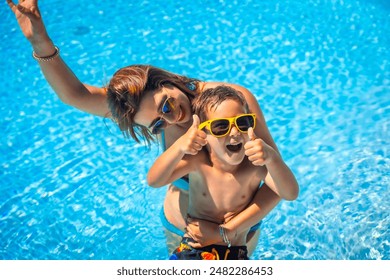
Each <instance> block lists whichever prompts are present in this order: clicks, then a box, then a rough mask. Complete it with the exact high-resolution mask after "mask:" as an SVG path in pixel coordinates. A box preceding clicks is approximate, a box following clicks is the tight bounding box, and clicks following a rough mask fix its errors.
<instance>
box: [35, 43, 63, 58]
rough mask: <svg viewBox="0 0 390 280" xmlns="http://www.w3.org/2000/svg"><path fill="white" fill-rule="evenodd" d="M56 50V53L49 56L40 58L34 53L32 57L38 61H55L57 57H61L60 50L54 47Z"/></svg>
mask: <svg viewBox="0 0 390 280" xmlns="http://www.w3.org/2000/svg"><path fill="white" fill-rule="evenodd" d="M54 49H55V52H54V53H53V54H52V55H49V56H44V57H40V56H37V54H36V53H35V52H34V51H33V52H32V56H33V58H34V59H35V60H37V61H50V60H53V59H54V58H56V57H57V56H59V55H60V49H59V48H58V47H57V46H54Z"/></svg>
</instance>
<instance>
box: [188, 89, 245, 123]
mask: <svg viewBox="0 0 390 280" xmlns="http://www.w3.org/2000/svg"><path fill="white" fill-rule="evenodd" d="M226 100H235V101H237V102H238V103H240V104H241V105H242V106H243V107H244V109H245V111H246V112H247V113H248V112H249V106H248V103H247V102H246V100H245V97H244V95H243V94H242V93H241V92H240V91H238V90H236V89H234V88H232V87H230V86H226V85H221V86H217V87H215V88H209V89H206V90H205V91H203V92H202V93H201V94H198V95H197V96H196V97H195V98H194V99H193V100H192V109H193V111H194V114H197V115H198V116H199V119H200V122H204V121H206V120H207V112H208V111H210V110H212V109H214V108H216V107H217V106H218V105H220V104H221V103H222V102H224V101H226Z"/></svg>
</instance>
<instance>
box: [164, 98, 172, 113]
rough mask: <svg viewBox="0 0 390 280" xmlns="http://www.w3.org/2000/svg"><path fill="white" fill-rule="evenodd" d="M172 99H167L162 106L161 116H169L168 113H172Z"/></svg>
mask: <svg viewBox="0 0 390 280" xmlns="http://www.w3.org/2000/svg"><path fill="white" fill-rule="evenodd" d="M172 99H173V98H168V99H167V100H165V102H164V105H163V106H162V108H161V112H162V113H163V114H169V113H170V112H172V111H173V109H174V106H173V102H172Z"/></svg>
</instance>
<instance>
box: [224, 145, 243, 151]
mask: <svg viewBox="0 0 390 280" xmlns="http://www.w3.org/2000/svg"><path fill="white" fill-rule="evenodd" d="M241 147H242V143H238V144H229V145H226V148H227V149H228V150H229V151H231V152H233V153H236V152H238V151H240V150H241Z"/></svg>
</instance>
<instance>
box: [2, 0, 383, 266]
mask: <svg viewBox="0 0 390 280" xmlns="http://www.w3.org/2000/svg"><path fill="white" fill-rule="evenodd" d="M2 5H3V7H2V9H1V10H0V16H1V18H3V20H2V21H1V22H0V29H1V30H2V31H3V32H2V33H0V36H1V37H0V39H1V42H2V43H1V45H0V58H1V63H0V65H1V71H0V75H1V81H2V85H3V86H2V88H1V89H0V93H1V94H0V108H1V112H2V118H1V119H0V128H1V136H2V137H1V138H2V141H1V145H0V164H1V168H0V193H1V196H0V259H62V260H68V259H97V260H99V259H106V260H109V259H129V260H135V259H137V260H148V259H158V260H163V259H166V258H167V249H166V247H165V245H164V244H165V237H164V234H163V230H162V225H161V223H160V220H159V211H160V209H161V206H162V202H163V199H164V195H165V191H166V188H165V187H164V188H162V189H157V190H156V189H152V188H150V187H148V186H147V184H146V181H145V175H146V173H147V170H148V168H149V166H150V165H151V164H152V163H153V161H154V159H155V157H156V156H157V155H158V154H159V153H160V152H161V149H159V148H158V147H157V146H152V147H151V148H150V149H149V148H148V147H145V146H144V145H141V144H136V143H135V142H134V141H133V140H126V139H125V138H124V137H123V136H122V134H121V133H120V131H119V130H118V129H117V128H116V127H115V126H114V125H113V124H112V123H111V122H110V121H109V120H103V119H101V118H99V117H94V116H91V115H88V114H85V113H83V112H80V111H78V110H76V109H74V108H72V107H69V106H67V105H65V104H63V103H62V102H61V101H60V100H59V99H58V98H57V97H56V95H55V94H54V93H53V91H52V90H51V88H50V87H49V86H48V84H47V82H46V81H45V79H44V78H43V75H42V74H41V72H40V71H39V67H38V65H37V63H36V62H35V61H34V60H33V59H32V58H31V47H30V45H29V44H28V42H27V41H26V40H25V39H24V37H23V36H22V34H21V32H20V31H19V28H18V26H17V24H16V21H15V20H14V18H13V14H12V13H11V12H10V11H9V10H7V9H6V8H7V7H4V6H5V5H6V4H5V3H3V4H2ZM40 9H41V12H42V14H43V18H44V20H45V23H46V25H47V28H48V32H49V34H50V35H51V37H52V39H53V41H54V42H55V44H56V45H58V46H59V48H60V49H61V55H62V57H63V58H64V60H65V61H66V62H67V63H68V64H69V66H70V67H71V69H72V70H73V71H74V72H75V73H76V75H77V76H78V77H79V78H80V80H81V81H83V82H86V83H89V84H93V85H103V84H105V83H106V82H107V81H108V80H109V78H110V77H111V75H112V74H113V73H114V72H115V70H116V69H118V68H119V67H122V66H126V65H130V64H138V63H144V64H152V65H155V66H158V67H161V68H165V69H167V70H169V71H172V72H176V73H180V74H184V75H188V76H190V77H196V78H199V79H203V80H207V81H226V82H232V83H237V84H241V85H243V86H245V87H247V88H248V89H249V90H251V91H252V92H253V93H254V94H255V95H256V97H257V98H258V101H259V103H260V105H261V107H262V109H263V111H264V115H265V117H266V120H267V123H268V125H269V128H270V131H271V133H272V135H273V137H274V139H275V141H276V143H277V145H278V147H279V149H280V151H281V152H282V155H283V158H284V159H285V161H286V163H287V164H288V165H289V166H290V167H291V169H292V170H293V172H294V173H295V175H296V177H297V180H298V182H299V184H300V188H301V192H300V195H299V198H298V199H297V200H296V201H294V202H287V201H284V202H281V203H280V204H279V205H278V206H277V207H276V208H275V209H274V210H273V211H272V212H271V213H270V214H269V215H268V216H267V217H266V218H265V221H264V223H263V225H262V234H261V237H260V240H259V244H258V246H257V249H256V251H255V253H254V255H253V256H252V258H253V259H271V260H275V259H285V260H296V259H310V260H317V259H319V260H322V259H337V260H339V259H348V260H354V259H363V260H371V259H376V260H377V259H386V260H388V259H389V257H390V253H389V252H390V249H389V247H390V233H389V227H390V217H389V212H390V207H389V201H390V191H389V186H390V177H389V174H390V158H389V147H390V140H389V139H390V133H389V128H390V79H389V77H390V75H389V74H390V63H389V60H390V37H389V35H388V34H390V5H389V4H388V1H387V0H362V1H355V0H353V1H352V0H344V1H336V0H310V1H300V0H286V1H251V0H247V1H223V0H220V1H204V0H197V1H188V2H186V1H184V2H183V1H182V2H180V3H178V2H177V1H123V0H118V1H100V2H98V3H94V2H88V3H84V2H83V4H80V1H61V2H60V1H56V0H47V1H42V2H40Z"/></svg>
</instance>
